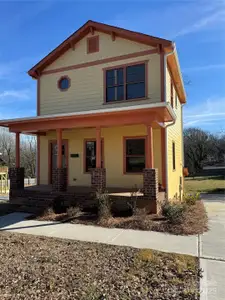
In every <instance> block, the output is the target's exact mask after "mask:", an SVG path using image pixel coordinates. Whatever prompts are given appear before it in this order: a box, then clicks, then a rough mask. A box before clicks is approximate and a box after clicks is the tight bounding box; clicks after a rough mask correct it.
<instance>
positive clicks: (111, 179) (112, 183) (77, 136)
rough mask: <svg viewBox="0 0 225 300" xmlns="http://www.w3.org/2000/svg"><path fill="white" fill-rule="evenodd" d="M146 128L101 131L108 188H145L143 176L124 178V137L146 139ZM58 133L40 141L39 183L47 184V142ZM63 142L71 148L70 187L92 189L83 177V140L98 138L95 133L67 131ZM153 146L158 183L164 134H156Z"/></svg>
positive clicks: (79, 130) (130, 127)
mask: <svg viewBox="0 0 225 300" xmlns="http://www.w3.org/2000/svg"><path fill="white" fill-rule="evenodd" d="M145 135H146V127H145V126H144V125H138V126H137V125H135V126H124V127H114V128H104V129H102V137H103V138H104V164H105V168H106V174H107V178H106V181H107V186H108V187H125V188H126V187H127V188H132V187H134V186H137V187H139V188H141V187H142V182H143V176H142V175H133V174H132V175H130V174H129V175H127V174H123V137H124V136H126V137H127V136H131V137H132V136H145ZM55 138H56V135H55V132H52V133H49V134H48V135H47V136H43V137H41V153H40V157H41V160H40V162H41V165H40V183H41V184H48V167H47V166H48V140H52V139H55ZM63 138H64V139H68V144H69V185H78V186H90V185H91V176H90V174H85V173H84V157H83V153H84V149H83V148H84V139H89V138H91V139H92V138H95V130H93V129H74V130H71V131H64V132H63ZM153 143H154V147H153V150H154V164H155V167H156V168H158V170H159V182H161V178H162V168H161V131H160V129H154V130H153ZM71 153H78V154H79V157H77V158H71V157H70V154H71Z"/></svg>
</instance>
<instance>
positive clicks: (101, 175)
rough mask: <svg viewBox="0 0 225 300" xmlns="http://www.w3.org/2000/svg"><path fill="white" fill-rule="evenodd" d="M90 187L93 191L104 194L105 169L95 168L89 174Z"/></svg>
mask: <svg viewBox="0 0 225 300" xmlns="http://www.w3.org/2000/svg"><path fill="white" fill-rule="evenodd" d="M91 187H92V189H93V190H94V191H100V192H104V191H105V188H106V169H104V168H96V169H93V170H92V172H91Z"/></svg>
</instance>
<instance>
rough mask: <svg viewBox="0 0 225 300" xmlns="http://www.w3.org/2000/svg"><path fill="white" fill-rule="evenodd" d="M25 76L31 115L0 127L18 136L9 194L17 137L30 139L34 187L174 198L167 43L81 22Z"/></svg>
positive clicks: (178, 119)
mask: <svg viewBox="0 0 225 300" xmlns="http://www.w3.org/2000/svg"><path fill="white" fill-rule="evenodd" d="M28 74H29V75H30V76H31V77H32V78H33V79H35V80H36V82H37V116H36V117H30V118H29V117H28V118H23V119H14V120H4V121H1V122H0V126H6V127H8V128H9V130H10V131H11V132H15V133H16V168H15V169H14V170H12V171H11V189H17V188H23V184H22V183H20V180H19V179H21V178H22V177H23V170H22V168H20V159H19V156H20V147H19V140H20V133H25V134H35V135H37V144H38V146H37V153H38V155H37V183H38V185H40V186H44V185H46V186H47V185H48V186H51V187H52V189H53V190H54V191H58V192H59V191H61V192H63V191H66V190H67V187H68V186H69V187H71V186H75V187H87V188H88V187H91V186H92V187H94V188H96V189H105V188H106V189H108V190H110V189H112V188H120V189H123V190H128V191H130V190H131V189H132V188H133V187H134V186H137V187H138V188H140V189H141V190H142V191H143V193H144V195H145V196H146V197H149V198H151V199H153V200H154V199H157V193H158V191H160V190H165V191H166V195H167V198H169V199H171V198H174V197H179V196H180V195H182V190H183V136H182V126H183V120H182V106H183V104H184V103H185V102H186V95H185V90H184V84H183V80H182V75H181V71H180V66H179V61H178V56H177V52H176V48H175V44H174V43H173V42H171V41H169V40H165V39H161V38H157V37H153V36H149V35H146V34H142V33H137V32H133V31H130V30H126V29H123V28H118V27H114V26H109V25H106V24H102V23H98V22H93V21H88V22H87V23H85V24H84V25H83V26H82V27H81V28H79V29H78V30H77V31H76V32H75V33H73V34H72V35H71V36H70V37H68V38H67V39H66V40H65V41H64V42H62V43H61V44H60V45H59V46H57V47H56V48H55V49H54V50H53V51H52V52H50V53H49V54H48V55H47V56H46V57H44V58H43V59H42V60H41V61H40V62H38V63H37V64H36V65H35V66H34V67H32V68H31V69H30V70H29V72H28ZM58 149H60V151H58ZM75 190H76V189H75Z"/></svg>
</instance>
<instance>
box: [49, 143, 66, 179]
mask: <svg viewBox="0 0 225 300" xmlns="http://www.w3.org/2000/svg"><path fill="white" fill-rule="evenodd" d="M67 147H68V146H67V142H66V141H63V142H62V167H63V168H68V166H67V160H68V157H67V153H68V151H67V150H68V149H67ZM50 152H51V161H50V184H52V174H53V172H52V171H53V170H54V169H56V168H57V153H58V146H57V142H56V141H54V142H51V143H50Z"/></svg>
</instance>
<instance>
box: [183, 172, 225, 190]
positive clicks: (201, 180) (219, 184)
mask: <svg viewBox="0 0 225 300" xmlns="http://www.w3.org/2000/svg"><path fill="white" fill-rule="evenodd" d="M184 189H185V192H186V193H197V192H201V193H218V194H223V193H225V178H224V176H211V177H195V178H192V177H186V178H185V182H184Z"/></svg>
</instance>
